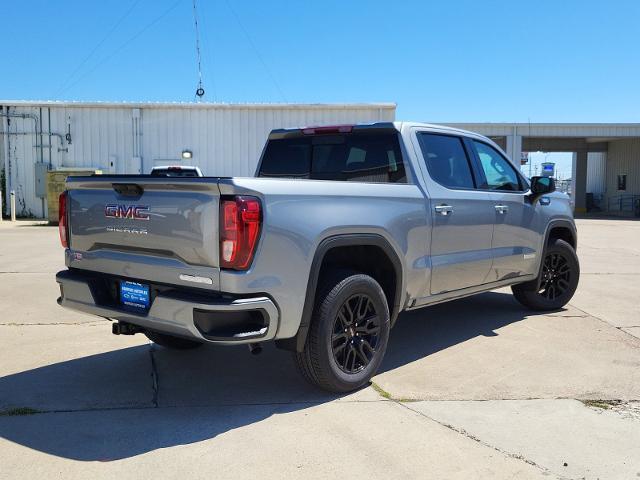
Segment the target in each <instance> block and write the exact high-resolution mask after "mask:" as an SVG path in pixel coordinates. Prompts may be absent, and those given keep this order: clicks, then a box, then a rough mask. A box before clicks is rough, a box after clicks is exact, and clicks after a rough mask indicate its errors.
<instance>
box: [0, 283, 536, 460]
mask: <svg viewBox="0 0 640 480" xmlns="http://www.w3.org/2000/svg"><path fill="white" fill-rule="evenodd" d="M527 313H528V312H527V311H526V310H524V309H523V308H522V307H520V306H519V305H518V304H516V303H515V301H514V300H513V299H512V297H511V295H508V294H505V293H496V292H491V293H485V294H482V295H479V296H476V297H471V298H467V299H462V300H458V301H455V302H451V303H448V304H446V305H438V306H434V307H429V308H427V309H423V310H417V311H414V312H408V313H406V314H403V315H402V316H401V318H400V319H399V320H398V323H397V325H396V326H395V328H394V329H393V330H392V333H391V339H390V344H389V348H388V351H387V356H386V359H385V362H384V364H383V366H382V369H381V371H383V372H387V371H391V370H394V369H397V368H401V367H402V366H403V365H406V364H408V363H411V362H413V361H415V360H418V359H421V358H424V357H426V356H428V355H430V354H432V353H434V352H438V351H440V350H443V349H446V348H448V347H450V346H453V345H456V344H458V343H461V342H464V341H466V340H469V339H471V338H474V337H477V336H480V335H483V336H495V335H497V334H496V333H495V330H496V329H499V328H501V327H503V326H505V325H508V324H511V323H514V322H519V321H521V320H523V319H524V318H525V315H526V314H527ZM529 313H530V312H529ZM61 328H67V327H61ZM92 328H95V327H92ZM103 332H104V330H101V331H100V332H95V333H94V335H98V334H103ZM70 347H71V346H70ZM34 354H37V352H34ZM377 398H378V397H377V394H376V393H375V392H373V391H372V389H370V388H369V389H364V390H361V391H359V392H355V393H353V394H350V395H346V396H337V395H330V394H326V393H324V392H321V391H318V390H316V389H314V388H312V387H310V386H308V385H307V384H306V383H305V382H304V381H303V380H302V379H301V377H300V376H299V375H298V373H297V371H296V370H295V367H294V365H293V362H292V361H291V358H290V353H289V352H285V351H280V350H277V349H275V347H273V346H271V345H269V346H267V347H266V348H265V350H264V352H263V353H262V355H260V356H252V355H250V354H249V353H248V351H247V349H246V348H243V347H237V348H211V347H205V348H201V349H198V350H195V351H187V352H175V351H169V350H165V349H162V348H160V347H157V346H150V345H148V344H141V345H139V346H133V347H128V348H123V349H119V350H114V351H110V352H105V353H100V354H96V355H91V356H86V357H82V358H77V359H73V360H69V361H65V362H60V363H55V364H51V365H47V366H43V367H39V368H35V369H32V370H27V371H24V372H20V373H16V374H13V375H8V376H6V377H3V378H0V411H5V412H6V411H8V409H10V408H15V407H30V408H33V409H37V410H39V411H42V412H46V413H39V414H35V415H19V416H7V415H4V416H0V436H2V437H4V438H5V439H7V440H10V441H11V442H14V443H17V444H20V445H23V446H26V447H28V448H31V449H35V450H38V451H41V452H44V453H47V454H50V455H56V456H59V457H63V458H69V459H73V460H79V461H112V460H119V459H124V458H129V457H134V456H136V455H141V454H143V453H147V452H151V451H154V450H156V449H160V448H166V447H173V446H177V445H186V444H192V443H196V442H200V441H203V440H207V439H211V438H214V437H216V436H217V435H220V434H222V433H225V432H229V431H232V430H235V429H238V428H242V427H244V426H247V425H250V424H254V423H256V422H260V421H262V420H265V419H268V418H269V417H272V416H274V415H283V414H287V413H289V412H295V411H300V410H304V409H313V408H316V407H317V406H318V405H320V404H323V403H326V402H330V401H338V402H343V401H344V402H349V401H359V400H360V401H366V400H373V399H377Z"/></svg>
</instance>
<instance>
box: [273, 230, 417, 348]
mask: <svg viewBox="0 0 640 480" xmlns="http://www.w3.org/2000/svg"><path fill="white" fill-rule="evenodd" d="M359 248H363V249H367V248H373V249H377V250H379V251H380V252H381V253H382V254H383V255H384V257H382V263H384V262H388V264H387V265H388V267H389V268H390V269H392V271H393V280H391V279H389V278H385V277H384V276H381V275H380V274H373V275H371V276H372V277H373V278H374V279H376V281H378V283H380V285H381V287H382V289H383V290H384V292H385V296H386V297H387V302H388V304H389V315H390V319H391V325H393V324H394V323H395V321H396V319H397V317H398V314H399V313H400V308H401V305H402V301H403V292H404V281H405V278H404V271H403V266H402V261H401V260H400V256H399V255H398V253H397V252H396V250H395V249H394V248H393V246H392V245H391V244H390V242H389V241H388V240H387V239H386V238H385V237H383V236H382V235H379V234H375V233H363V234H358V233H348V234H340V235H335V236H331V237H328V238H325V239H324V240H323V241H322V242H320V244H319V245H318V248H317V249H316V252H315V254H314V256H313V261H312V263H311V269H310V272H309V279H308V281H307V290H306V295H305V302H304V307H303V310H302V318H301V320H300V326H299V328H298V333H297V334H296V335H295V336H294V337H292V338H287V339H279V340H276V346H277V347H278V348H282V349H285V350H292V351H297V352H301V351H302V350H303V349H304V345H305V342H306V339H307V334H308V332H309V326H310V325H311V317H312V314H313V307H314V304H315V300H316V291H317V288H318V284H319V281H320V278H321V274H323V268H325V267H327V266H329V265H331V259H332V258H333V256H334V255H339V254H337V252H342V253H347V252H353V250H354V249H359ZM354 263H355V264H357V261H355V260H354V262H351V265H345V266H346V267H353V264H354ZM377 263H378V262H377V261H376V267H372V268H369V269H364V270H365V271H364V272H363V273H367V274H371V271H372V270H377V271H380V269H378V268H377ZM356 269H357V267H356ZM358 270H362V269H358ZM381 271H383V272H386V271H387V270H386V268H385V266H383V267H382V268H381ZM390 300H391V301H390Z"/></svg>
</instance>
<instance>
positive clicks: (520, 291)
mask: <svg viewBox="0 0 640 480" xmlns="http://www.w3.org/2000/svg"><path fill="white" fill-rule="evenodd" d="M579 279H580V264H579V262H578V256H577V255H576V251H575V250H574V248H573V247H572V246H571V245H570V244H569V243H567V242H565V241H564V240H560V239H555V240H552V241H551V242H550V243H549V245H547V248H546V249H545V252H544V258H543V260H542V267H541V269H540V277H539V278H538V279H536V280H534V281H533V282H527V283H524V284H519V285H514V286H513V287H511V290H512V292H513V295H514V296H515V298H516V300H518V302H520V303H521V304H522V305H524V306H525V307H528V308H531V309H532V310H540V311H548V310H558V309H560V308H562V307H564V306H565V305H566V304H567V303H569V300H571V298H572V297H573V294H574V293H575V291H576V288H578V280H579Z"/></svg>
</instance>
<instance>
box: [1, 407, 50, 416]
mask: <svg viewBox="0 0 640 480" xmlns="http://www.w3.org/2000/svg"><path fill="white" fill-rule="evenodd" d="M36 413H42V412H40V410H36V409H35V408H29V407H18V408H9V409H7V410H0V417H19V416H21V415H35V414H36Z"/></svg>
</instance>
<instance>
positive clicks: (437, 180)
mask: <svg viewBox="0 0 640 480" xmlns="http://www.w3.org/2000/svg"><path fill="white" fill-rule="evenodd" d="M416 140H417V141H416V144H417V146H418V148H417V150H418V154H419V156H422V159H421V160H422V165H421V167H424V168H423V172H424V177H425V183H426V187H427V191H428V199H427V201H428V203H429V210H430V214H431V216H432V220H433V223H432V225H433V228H432V234H431V256H430V263H431V287H430V292H431V294H432V295H436V294H440V293H446V292H451V291H455V290H460V289H463V288H467V287H472V286H476V285H480V284H482V283H484V282H485V279H486V277H487V275H488V273H489V269H490V268H491V235H492V232H493V222H494V220H495V217H494V215H493V211H492V209H491V204H490V202H491V200H490V198H489V194H488V193H487V192H486V191H479V190H477V189H476V184H475V179H474V176H473V173H472V169H471V161H470V155H471V152H469V151H468V147H467V146H465V142H464V141H463V139H462V138H461V137H459V136H457V135H451V134H446V133H435V132H431V131H417V132H416Z"/></svg>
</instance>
